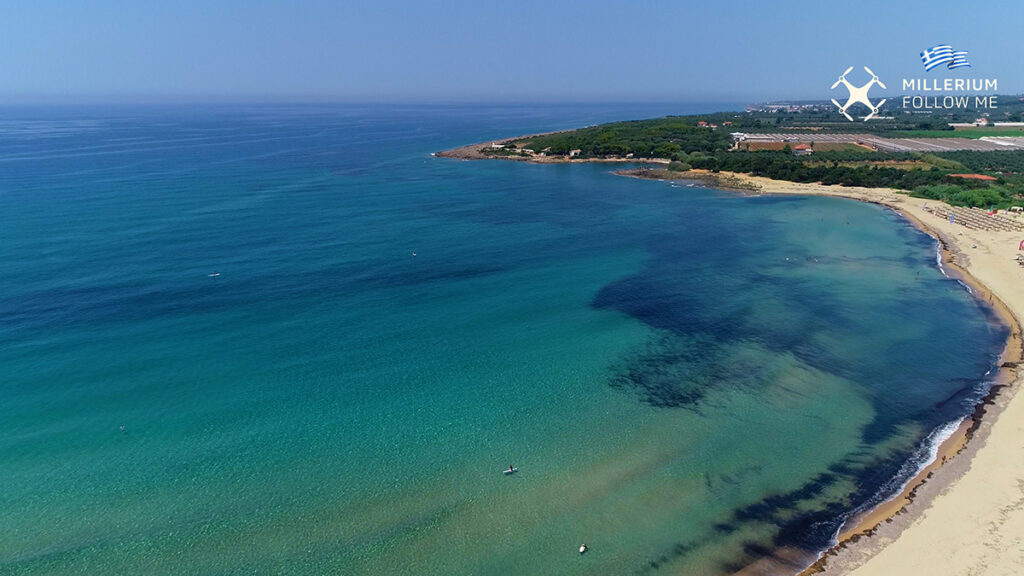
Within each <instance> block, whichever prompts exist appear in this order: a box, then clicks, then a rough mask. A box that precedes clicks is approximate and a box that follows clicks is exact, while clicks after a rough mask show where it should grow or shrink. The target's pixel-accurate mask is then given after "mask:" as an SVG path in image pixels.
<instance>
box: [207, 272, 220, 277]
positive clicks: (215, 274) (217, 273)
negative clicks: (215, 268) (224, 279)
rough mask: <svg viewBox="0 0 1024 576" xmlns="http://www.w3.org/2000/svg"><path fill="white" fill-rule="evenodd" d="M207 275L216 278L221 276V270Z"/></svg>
mask: <svg viewBox="0 0 1024 576" xmlns="http://www.w3.org/2000/svg"><path fill="white" fill-rule="evenodd" d="M207 276H209V277H210V278H216V277H217V276H220V272H214V273H213V274H207Z"/></svg>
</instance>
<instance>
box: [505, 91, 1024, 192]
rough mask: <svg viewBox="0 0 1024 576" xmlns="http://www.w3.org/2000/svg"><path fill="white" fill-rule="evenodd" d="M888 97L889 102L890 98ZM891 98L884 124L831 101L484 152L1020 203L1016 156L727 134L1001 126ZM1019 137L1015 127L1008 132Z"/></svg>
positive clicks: (1013, 113) (1022, 162) (636, 125)
mask: <svg viewBox="0 0 1024 576" xmlns="http://www.w3.org/2000/svg"><path fill="white" fill-rule="evenodd" d="M894 101H895V99H894ZM896 106H897V104H896V103H895V102H893V103H890V104H889V105H887V106H886V108H884V109H883V112H882V114H887V115H891V116H892V118H891V119H889V120H887V121H884V122H869V123H864V122H849V121H848V120H846V119H845V118H844V117H842V116H841V115H840V114H839V113H838V112H837V111H836V110H835V108H834V107H832V106H831V105H803V107H802V108H800V109H799V110H795V111H792V112H790V111H787V110H776V109H771V108H763V109H759V110H752V111H748V112H744V113H738V112H723V113H716V114H703V115H693V116H669V117H666V118H658V119H653V120H639V121H631V122H615V123H611V124H602V125H599V126H590V127H587V128H582V129H580V130H573V131H569V132H560V133H556V134H548V135H544V136H534V137H531V138H524V139H520V140H516V141H514V142H509V143H508V144H513V146H510V147H507V148H505V149H496V150H493V151H490V150H488V151H485V152H486V153H488V154H494V155H502V156H508V155H517V156H519V155H524V153H523V152H522V150H523V149H531V150H534V151H536V152H538V153H541V152H543V153H544V154H546V155H564V156H568V155H570V153H573V152H574V155H576V156H578V157H579V158H608V157H618V158H625V157H633V158H663V159H668V160H670V163H669V165H668V170H670V171H675V172H682V171H686V170H690V169H703V170H709V171H712V172H719V171H729V172H739V173H746V174H753V175H757V176H766V177H769V178H774V179H778V180H789V181H793V182H821V183H823V184H838V185H842V186H863V187H889V188H897V189H900V190H905V191H907V192H908V193H909V194H911V195H912V196H916V197H921V198H931V199H937V200H943V201H946V202H949V203H950V204H954V205H969V206H979V207H988V206H990V205H995V206H997V207H1006V206H1010V205H1020V204H1022V198H1024V176H1022V175H1024V151H994V152H979V151H962V152H942V153H919V152H915V153H883V152H873V151H870V150H867V149H864V148H860V147H856V146H847V145H821V146H819V147H814V154H812V155H806V156H795V155H793V154H792V149H791V148H790V147H789V145H785V146H784V147H782V149H781V150H761V151H750V152H746V151H739V150H735V149H733V146H732V137H731V133H732V132H747V133H754V132H758V131H762V132H764V131H770V132H781V131H789V130H791V131H795V132H799V131H811V130H814V131H820V132H822V133H829V132H843V131H857V132H864V131H871V132H875V133H879V134H880V135H885V136H893V137H896V136H903V135H911V134H912V135H913V136H917V137H926V136H929V135H930V136H935V135H942V136H965V137H980V136H986V135H997V134H1002V133H1004V132H1007V131H1006V130H1005V129H1003V130H1000V129H995V128H980V127H979V128H971V129H969V130H959V131H956V132H955V133H954V131H953V129H952V128H951V127H950V126H949V125H948V124H949V123H950V122H966V121H972V120H973V119H974V118H976V117H977V115H978V113H979V112H978V111H976V110H958V111H950V112H948V113H944V114H932V115H921V114H910V113H907V112H905V111H903V110H902V109H901V108H897V107H896ZM1000 106H1001V107H1000V108H999V109H996V110H993V111H992V116H993V120H997V119H1003V120H1009V121H1019V120H1020V118H1021V117H1024V100H1020V99H1019V98H1016V97H1013V98H1008V97H1003V98H1002V99H1001V104H1000ZM1010 132H1013V133H1015V134H1020V132H1017V131H1016V130H1011V131H1010ZM955 173H975V174H986V175H991V176H993V177H995V178H997V180H996V181H994V182H992V181H984V180H971V179H962V178H956V177H951V176H950V175H951V174H955Z"/></svg>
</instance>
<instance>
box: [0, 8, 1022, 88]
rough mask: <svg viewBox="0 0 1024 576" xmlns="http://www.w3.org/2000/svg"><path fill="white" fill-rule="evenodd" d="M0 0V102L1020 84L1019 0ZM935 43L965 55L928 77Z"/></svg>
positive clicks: (1009, 85) (1005, 85) (1007, 86)
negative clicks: (961, 63) (977, 80)
mask: <svg viewBox="0 0 1024 576" xmlns="http://www.w3.org/2000/svg"><path fill="white" fill-rule="evenodd" d="M0 1H3V3H4V9H3V11H2V14H3V17H2V18H0V102H19V101H27V102H37V101H47V100H53V101H70V102H76V101H83V102H85V101H104V100H110V101H136V100H137V101H176V100H181V101H249V100H252V101H337V102H348V101H353V102H391V101H397V102H480V101H496V102H499V101H500V102H507V103H511V102H546V101H562V102H591V101H594V102H602V101H603V102H613V101H619V102H624V101H634V102H639V101H690V102H738V101H763V100H771V99H826V98H830V97H832V96H834V94H835V92H832V91H830V90H829V86H830V85H831V84H832V82H834V81H835V79H836V77H837V76H838V75H839V74H840V73H841V72H842V71H843V70H845V69H846V68H847V67H848V66H856V69H855V70H856V71H855V72H852V73H851V76H850V80H851V81H852V82H853V83H855V84H861V83H863V82H864V81H866V80H867V79H868V78H869V77H868V76H867V75H866V73H864V72H863V70H862V68H861V67H862V66H869V67H870V68H871V69H872V70H873V71H874V72H875V73H876V74H878V75H879V77H880V78H881V79H882V80H883V82H885V83H886V85H887V86H888V88H889V91H890V92H898V91H899V88H900V79H901V78H918V77H926V78H932V77H936V78H942V77H945V76H959V77H985V78H997V79H998V80H999V92H1000V93H1004V94H1006V93H1018V92H1024V74H1021V72H1022V71H1024V58H1022V52H1024V44H1022V43H1021V41H1020V37H1021V36H1020V22H1022V21H1024V18H1022V17H1024V3H1019V2H1002V3H996V2H971V3H968V2H965V1H963V0H961V1H959V2H949V1H945V0H942V1H933V0H929V1H924V0H920V1H918V2H914V3H908V4H906V5H902V4H901V3H899V2H894V1H892V0H889V1H886V2H878V1H868V2H852V1H848V2H820V1H819V2H812V1H800V2H797V1H791V2H785V1H784V2H775V3H764V2H752V1H751V2H734V1H728V0H707V1H704V2H693V3H691V2H682V1H677V2H665V1H642V0H636V1H632V2H631V1H629V0H617V1H614V2H611V1H604V0H591V1H587V2H568V1H564V2H560V1H557V0H546V1H543V2H541V1H533V0H502V1H490V0H484V1H479V0H477V1H472V2H470V1H465V2H464V1H445V0H436V1H432V2H411V1H395V0H380V1H371V0H365V1H358V2H357V1H345V2H327V1H311V0H292V1H284V0H282V1H278V2H270V1H262V0H220V1H216V0H205V1H192V0H175V1H172V2H168V1H161V2H150V1H147V0H135V1H112V0H90V1H89V2H55V1H50V0H32V1H30V2H17V1H15V0H0ZM940 43H945V44H951V45H952V46H953V47H954V48H955V49H957V50H967V51H968V52H969V59H970V61H971V63H972V65H973V67H972V68H969V69H961V70H959V71H957V72H956V73H951V72H946V71H944V70H933V71H932V72H929V73H927V75H926V74H925V71H924V68H923V66H922V64H921V61H920V59H919V56H918V54H919V52H920V51H921V50H923V49H925V48H928V47H930V46H933V45H935V44H940ZM872 94H875V92H874V91H873V92H872Z"/></svg>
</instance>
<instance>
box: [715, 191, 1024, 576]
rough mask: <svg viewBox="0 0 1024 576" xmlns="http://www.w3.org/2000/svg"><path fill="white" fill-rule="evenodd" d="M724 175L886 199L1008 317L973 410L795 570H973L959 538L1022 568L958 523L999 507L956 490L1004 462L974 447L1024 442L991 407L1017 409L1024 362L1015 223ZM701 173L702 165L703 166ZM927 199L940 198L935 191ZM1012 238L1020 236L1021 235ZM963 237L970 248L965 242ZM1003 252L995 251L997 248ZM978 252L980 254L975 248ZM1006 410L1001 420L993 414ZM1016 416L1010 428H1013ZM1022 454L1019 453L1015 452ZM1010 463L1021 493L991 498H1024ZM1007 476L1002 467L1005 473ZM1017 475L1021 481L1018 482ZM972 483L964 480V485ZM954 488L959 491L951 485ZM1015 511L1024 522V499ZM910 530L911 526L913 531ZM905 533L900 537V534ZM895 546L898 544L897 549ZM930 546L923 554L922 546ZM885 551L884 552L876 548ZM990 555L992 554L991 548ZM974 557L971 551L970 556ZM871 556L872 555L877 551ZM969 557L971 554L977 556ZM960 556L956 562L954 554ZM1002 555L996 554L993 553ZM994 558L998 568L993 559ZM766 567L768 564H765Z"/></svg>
mask: <svg viewBox="0 0 1024 576" xmlns="http://www.w3.org/2000/svg"><path fill="white" fill-rule="evenodd" d="M724 176H725V177H726V178H727V179H728V180H727V182H729V183H733V182H735V181H736V180H738V181H740V182H742V183H744V184H746V185H748V186H750V187H752V188H755V189H756V190H757V192H755V193H757V194H767V195H775V194H790V195H814V196H835V197H842V198H849V199H853V200H859V201H862V202H870V203H874V204H879V205H882V206H886V207H888V208H890V209H892V210H893V211H895V212H896V213H897V214H899V215H900V216H902V217H903V218H905V219H906V220H907V221H908V222H910V223H911V224H912V225H913V226H915V227H916V228H918V229H919V230H921V231H923V232H925V233H926V234H928V235H930V236H932V237H933V238H935V239H936V241H937V242H938V243H939V252H940V258H941V262H942V264H943V265H944V269H945V270H947V271H949V272H950V274H949V275H950V276H951V277H953V278H956V279H958V280H960V281H962V282H963V283H964V284H966V285H967V286H968V287H970V288H971V290H972V292H973V294H974V296H975V297H976V298H979V299H980V300H982V301H984V302H986V303H987V304H988V305H989V306H990V307H991V309H992V310H993V312H994V313H995V314H996V315H997V316H998V317H999V318H1000V319H1001V320H1002V321H1003V322H1004V323H1005V324H1006V325H1007V326H1009V327H1010V335H1009V337H1008V339H1007V342H1006V346H1005V347H1004V349H1003V352H1002V354H1001V355H1000V358H999V361H998V363H997V365H998V371H997V372H996V373H995V374H994V375H992V385H991V388H990V389H989V391H988V392H987V394H986V395H985V397H984V398H983V399H982V401H981V402H980V403H979V404H978V405H977V406H976V407H975V410H974V412H973V414H971V415H969V416H968V417H966V418H965V419H964V420H963V421H962V422H961V423H960V424H959V425H958V426H957V428H956V430H955V431H954V432H953V433H952V434H950V435H949V437H947V438H946V439H945V440H943V441H942V442H941V443H940V444H939V445H938V446H937V447H936V448H935V457H934V459H933V460H932V461H931V462H930V463H928V464H927V465H925V466H924V467H922V468H921V470H919V471H918V473H917V474H916V475H915V476H913V477H912V478H911V479H910V480H909V481H908V482H907V483H906V485H905V486H904V487H903V489H902V490H901V491H900V493H898V494H896V495H894V496H893V497H892V498H890V499H888V500H886V501H885V502H882V503H881V504H879V505H877V506H875V507H874V508H873V509H870V510H866V511H864V512H863V513H861V514H859V515H857V516H856V517H854V518H852V519H850V520H849V521H847V523H846V525H844V526H843V528H842V529H841V530H840V533H839V535H838V537H837V539H836V540H837V542H836V543H835V544H834V545H833V546H832V547H830V548H829V549H828V550H826V551H824V552H823V553H822V554H821V555H820V556H819V558H818V560H817V561H816V562H814V563H813V564H811V565H810V566H808V567H807V568H806V569H804V570H803V571H801V572H800V576H805V575H810V574H825V575H837V574H857V575H858V576H861V575H863V576H868V575H875V574H908V573H927V574H961V573H963V574H967V573H970V574H976V573H981V572H977V571H976V569H977V568H978V564H977V562H974V561H971V562H966V563H965V562H964V560H963V559H962V558H960V559H958V558H957V554H956V553H954V552H953V550H955V549H956V548H958V547H959V548H965V547H981V548H984V549H985V550H986V552H985V554H984V555H985V557H986V560H987V561H988V562H989V563H990V564H988V566H990V567H991V568H992V569H994V570H996V571H997V572H996V573H1005V572H999V570H1002V569H1005V567H1006V566H1009V565H1012V566H1013V568H1010V571H1011V572H1019V571H1020V566H1021V562H1022V561H1024V550H1019V549H1018V550H1016V551H1013V550H1009V551H1008V552H1010V554H1008V555H1006V556H1004V557H1002V558H993V553H992V550H990V549H989V535H990V532H991V530H989V529H986V530H983V531H982V530H974V531H965V530H963V529H962V528H963V526H962V524H963V522H962V521H958V520H961V519H960V518H959V516H960V513H961V511H962V510H963V509H964V508H973V511H974V513H975V515H976V516H977V517H978V518H979V519H980V522H979V524H984V523H991V522H992V520H994V519H996V518H998V517H999V516H1000V515H1001V513H1003V512H1004V511H1003V510H986V509H984V508H979V507H976V506H975V507H972V506H971V505H970V504H968V503H967V502H964V496H965V495H962V494H959V492H965V491H966V492H968V493H971V492H977V491H983V492H984V491H985V487H986V486H987V485H988V484H989V483H990V480H991V478H992V474H993V473H994V472H1002V471H1001V470H998V469H995V470H993V468H995V467H994V466H991V465H989V463H988V462H986V463H985V464H986V466H981V463H980V462H979V461H978V460H979V455H983V456H985V457H986V458H985V459H986V460H989V459H992V460H996V461H997V462H998V461H1001V460H1003V458H1002V457H1001V456H1002V452H1003V451H1004V450H1005V449H1016V450H1018V451H1021V452H1024V449H1022V448H1021V447H1020V446H1021V442H1020V440H1021V438H1022V437H1024V428H1021V427H1020V426H1018V425H1017V422H1019V421H1020V419H1018V418H1016V417H1014V418H1013V419H1012V420H1014V421H1013V422H1009V423H1006V424H1007V428H1009V430H1006V429H1005V428H1004V427H1002V426H1000V427H999V428H997V427H996V421H997V420H998V418H997V417H998V416H1000V415H1001V414H1002V413H1004V412H1006V411H1008V409H1009V408H1011V407H1012V408H1015V410H1014V411H1015V412H1024V403H1022V401H1017V402H1016V403H1014V402H1013V400H1014V397H1015V394H1016V391H1017V389H1018V388H1019V387H1020V385H1022V384H1024V371H1020V370H1018V368H1017V365H1018V364H1019V363H1021V362H1022V360H1024V342H1022V337H1021V322H1022V318H1024V293H1022V291H1020V290H1019V289H1018V290H1016V291H1014V290H1013V289H1012V288H1013V287H1015V286H1016V285H1019V284H1020V283H1021V282H1024V269H1021V267H1020V266H1019V265H1018V264H1017V263H1016V261H1015V260H1014V259H1013V255H1014V254H1015V253H1016V252H1017V250H1016V242H1013V240H1014V239H1015V238H1017V236H1020V234H1015V233H1012V232H987V231H979V230H973V229H967V228H965V227H963V226H960V225H959V224H950V223H949V222H947V221H945V220H944V219H941V218H938V217H936V216H935V215H933V214H931V213H929V212H926V211H925V210H924V209H923V207H922V206H921V205H920V204H918V202H924V201H923V200H920V201H919V200H918V199H915V198H911V197H909V196H907V195H905V194H901V193H899V192H898V191H896V190H891V189H877V188H857V187H842V186H825V185H821V184H801V183H795V182H786V181H778V180H771V179H769V178H763V177H757V176H749V175H745V174H726V175H724ZM702 177H706V175H702ZM928 203H929V204H930V205H932V206H936V205H938V206H944V204H942V203H940V202H935V201H929V202H928ZM1018 241H1019V239H1018ZM968 242H969V243H970V245H971V246H972V248H970V249H969V250H970V252H968V251H967V250H965V249H964V248H963V246H964V245H966V244H967V243H968ZM1000 255H1001V256H1002V258H999V256H1000ZM982 256H984V257H982ZM1005 420H1006V419H1002V420H1000V423H1003V422H1005ZM1014 426H1017V427H1016V428H1013V427H1014ZM1018 461H1019V460H1018ZM1014 471H1015V473H1014V474H1013V475H1012V476H1011V477H1010V478H1009V479H1010V480H1012V481H1011V482H1010V484H1012V485H1014V486H1019V488H1018V489H1019V490H1020V493H1018V494H1017V495H1016V498H1014V494H1013V493H1012V491H1011V493H1009V494H1005V495H1003V497H1002V498H996V499H995V500H994V501H995V502H1004V501H1008V502H1014V501H1017V500H1019V501H1021V502H1024V464H1017V465H1016V466H1014ZM1004 478H1005V476H1004ZM1018 483H1019V484H1018ZM965 485H971V486H972V488H969V489H965V488H962V486H965ZM954 488H957V490H956V492H958V493H957V494H951V493H952V492H954V490H953V489H954ZM940 506H941V507H942V508H943V509H945V510H949V512H948V513H947V514H944V515H943V516H946V515H948V516H952V518H950V519H946V518H944V519H943V520H931V519H930V517H931V515H930V514H929V513H930V512H931V511H932V510H934V509H937V508H938V507H940ZM1019 514H1020V515H1019V516H1018V517H1016V518H1015V521H1017V522H1022V523H1024V506H1022V507H1021V509H1020V511H1019ZM911 531H912V532H913V534H912V535H910V534H909V533H910V532H911ZM905 533H908V535H907V538H906V539H902V537H903V536H904V534H905ZM897 546H899V549H898V550H897ZM933 547H940V548H941V549H943V550H944V551H946V553H945V554H943V555H942V557H943V559H942V561H941V562H936V561H935V556H934V555H932V554H931V552H933V551H934V550H933ZM925 550H927V551H928V552H929V554H922V553H921V552H922V551H925ZM883 551H885V552H887V554H886V555H885V556H883V555H882V552H883ZM995 556H997V557H998V556H999V555H998V554H995ZM972 558H974V556H972ZM876 559H877V560H876ZM974 559H975V560H976V558H974ZM958 560H959V562H958ZM993 560H1001V561H1003V562H993ZM997 566H998V568H997ZM749 568H750V569H749V570H744V571H743V572H742V573H744V574H748V573H749V574H760V573H771V572H774V570H770V569H769V570H768V571H767V572H766V571H765V570H764V569H758V568H757V567H756V566H751V567H749ZM763 568H767V567H763Z"/></svg>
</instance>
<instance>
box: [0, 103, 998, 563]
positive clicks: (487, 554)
mask: <svg viewBox="0 0 1024 576" xmlns="http://www.w3.org/2000/svg"><path fill="white" fill-rule="evenodd" d="M716 108H719V106H710V107H708V108H707V109H716ZM690 111H693V110H691V109H683V108H680V107H675V108H673V107H669V106H660V107H659V106H585V107H570V106H534V107H504V108H500V107H440V106H407V107H397V106H392V107H374V106H364V107H360V106H338V107H327V106H301V107H286V106H247V107H213V106H210V107H199V108H187V107H171V106H166V107H156V108H145V107H121V108H106V109H102V108H62V109H55V108H51V109H42V108H39V109H32V108H8V109H3V110H2V112H3V114H2V115H0V118H2V120H0V173H2V174H3V176H4V177H3V178H0V369H2V374H3V378H2V380H0V382H2V383H0V386H2V392H3V397H4V402H2V403H0V462H3V474H2V475H0V499H2V502H3V510H4V514H2V515H0V532H2V533H3V534H4V535H5V536H4V538H2V539H0V566H2V567H3V571H4V572H8V573H14V574H96V573H145V574H196V573H204V574H241V573H286V574H497V573H504V572H507V571H509V570H515V571H518V572H520V573H528V574H538V573H545V574H590V573H595V572H601V573H638V574H659V573H665V574H670V573H678V572H684V573H702V574H716V573H726V572H728V571H729V570H732V569H734V568H736V567H738V566H741V565H743V564H744V563H746V562H748V561H750V560H753V559H756V558H758V557H760V556H762V555H764V554H766V553H768V552H769V551H770V550H771V549H773V548H775V547H776V546H781V545H788V546H796V547H802V548H804V549H807V550H815V549H818V548H820V547H822V546H824V545H825V544H827V543H828V541H829V539H830V538H831V537H832V535H833V534H834V532H835V530H836V528H837V527H838V525H839V523H840V522H841V520H842V518H843V517H844V515H845V514H848V513H849V511H850V510H853V509H855V508H857V507H859V506H862V505H864V504H865V503H866V502H869V501H870V500H871V499H872V498H877V497H878V495H879V491H880V490H884V488H885V487H886V486H895V485H898V483H899V481H900V478H899V477H895V476H894V475H896V474H897V472H898V471H899V470H900V466H901V464H903V463H904V462H905V461H906V460H907V459H908V458H909V457H911V456H912V454H913V453H914V452H915V451H917V450H918V449H919V448H920V444H921V442H922V441H923V440H924V438H925V437H926V436H927V435H928V434H929V433H930V432H931V431H932V430H934V429H935V428H936V427H938V426H940V425H942V424H944V423H947V422H949V421H950V420H954V419H956V418H959V417H962V416H963V415H964V414H966V413H968V412H969V411H970V407H971V405H972V402H974V401H976V399H977V398H978V397H979V396H980V395H981V394H982V393H983V392H984V383H983V375H984V374H985V372H986V371H987V370H988V369H989V368H990V367H991V366H992V363H993V362H994V360H995V357H996V354H997V353H998V352H999V350H1000V348H1001V345H1002V342H1003V340H1004V339H1005V336H1006V332H1005V329H1004V328H1003V327H1001V326H999V325H998V323H997V322H996V321H995V320H994V319H993V318H992V317H991V315H990V314H989V313H988V312H987V311H986V310H985V309H984V308H983V307H982V306H981V305H980V304H978V303H977V302H976V301H975V300H973V299H972V297H971V296H970V295H969V294H968V293H967V292H966V291H965V290H964V289H963V288H962V287H961V286H959V285H958V284H957V283H956V282H955V281H954V280H950V279H947V278H945V277H944V276H943V275H942V274H941V272H940V271H939V270H938V268H937V266H936V264H935V260H934V250H935V248H934V242H933V240H932V239H930V238H929V237H927V236H925V235H923V234H921V233H920V232H918V231H916V230H914V229H913V228H912V227H911V226H909V225H908V224H906V223H905V222H903V221H902V220H900V219H899V218H898V217H897V216H896V215H895V214H893V213H892V212H890V211H888V210H886V209H883V208H880V207H877V206H872V205H864V204H859V203H855V202H852V201H846V200H839V199H831V198H793V197H787V198H767V197H743V196H738V195H735V194H730V193H724V192H718V191H714V190H708V189H703V188H685V187H684V188H673V187H671V186H670V185H669V184H667V183H659V182H648V181H639V180H633V179H627V178H619V177H615V176H613V175H611V174H610V171H611V168H609V167H606V166H596V165H573V166H567V165H562V166H532V165H524V164H519V163H511V162H500V161H484V162H459V161H452V160H445V159H438V158H432V157H431V156H430V155H429V153H430V152H432V151H435V150H438V149H442V148H445V147H451V146H455V145H459V144H463V143H465V142H472V141H481V140H486V139H488V138H494V137H499V136H502V135H510V134H518V133H528V132H534V131H541V130H551V129H558V128H566V127H571V126H577V125H584V124H590V123H595V122H600V121H606V120H612V119H622V118H637V117H649V116H656V115H661V114H665V113H670V112H676V113H686V112H690ZM214 272H217V273H220V276H218V277H215V278H214V277H209V276H208V275H209V274H211V273H214ZM121 426H124V430H123V431H122V430H121V428H120V427H121ZM509 464H514V465H515V466H517V467H518V468H519V470H520V471H519V473H517V474H515V475H512V476H505V475H503V474H501V470H502V469H503V468H506V467H507V466H508V465H509ZM905 473H906V472H905ZM583 542H586V543H587V544H588V545H589V546H590V549H591V551H590V552H588V553H587V554H586V555H583V556H580V555H579V554H578V553H577V552H576V549H577V548H578V546H579V545H580V544H581V543H583Z"/></svg>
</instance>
